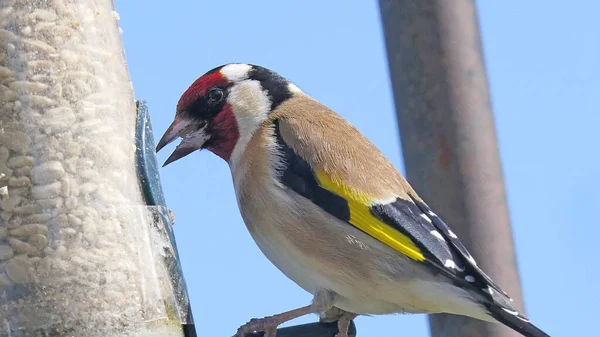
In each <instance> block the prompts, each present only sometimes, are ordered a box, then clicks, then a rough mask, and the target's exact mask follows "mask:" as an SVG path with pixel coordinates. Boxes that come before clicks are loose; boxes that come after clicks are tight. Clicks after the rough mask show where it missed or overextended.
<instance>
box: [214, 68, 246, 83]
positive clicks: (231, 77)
mask: <svg viewBox="0 0 600 337" xmlns="http://www.w3.org/2000/svg"><path fill="white" fill-rule="evenodd" d="M251 69H252V66H250V65H248V64H244V63H233V64H228V65H226V66H224V67H223V68H221V75H223V76H225V78H227V80H228V81H229V82H234V83H235V82H239V81H243V80H245V79H247V78H248V73H249V72H250V70H251Z"/></svg>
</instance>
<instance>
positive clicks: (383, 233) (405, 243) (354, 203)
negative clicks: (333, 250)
mask: <svg viewBox="0 0 600 337" xmlns="http://www.w3.org/2000/svg"><path fill="white" fill-rule="evenodd" d="M316 178H317V181H318V182H319V185H321V187H323V188H325V189H327V190H329V191H330V192H333V193H335V194H337V195H339V196H340V197H342V198H344V199H345V200H346V201H347V202H348V208H349V209H350V221H349V222H350V224H352V225H353V226H355V227H356V228H358V229H360V230H362V231H363V232H365V233H367V234H369V235H370V236H372V237H374V238H375V239H377V240H379V241H381V242H382V243H384V244H385V245H387V246H389V247H391V248H392V249H394V250H396V251H398V252H400V253H402V254H404V255H406V256H408V257H409V258H411V259H413V260H416V261H424V260H425V256H424V255H423V253H422V252H421V251H420V250H419V248H418V247H417V246H416V245H415V243H414V242H413V241H412V240H411V239H410V238H409V237H408V236H406V235H404V234H402V233H401V232H399V231H398V230H396V229H394V228H393V227H392V226H390V225H388V224H386V223H385V222H383V221H381V220H379V219H378V218H376V217H375V216H373V214H371V211H370V210H369V208H370V203H371V202H372V201H373V199H371V198H370V197H369V196H367V195H362V194H359V193H357V192H355V191H353V190H351V189H350V188H348V187H347V186H344V185H342V184H339V183H338V182H335V181H333V180H332V179H331V178H330V177H329V175H328V174H326V173H325V172H317V173H316Z"/></svg>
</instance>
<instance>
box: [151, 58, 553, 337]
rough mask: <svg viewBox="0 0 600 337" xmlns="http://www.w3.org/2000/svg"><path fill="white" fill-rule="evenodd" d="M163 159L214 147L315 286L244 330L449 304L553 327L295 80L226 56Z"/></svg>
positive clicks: (239, 192)
mask: <svg viewBox="0 0 600 337" xmlns="http://www.w3.org/2000/svg"><path fill="white" fill-rule="evenodd" d="M176 139H181V142H180V143H179V144H178V145H177V146H176V148H175V150H174V151H173V152H172V154H171V155H170V156H169V157H168V159H167V160H166V161H165V163H164V165H163V166H166V165H168V164H170V163H172V162H174V161H176V160H179V159H181V158H183V157H185V156H187V155H189V154H190V153H193V152H194V151H199V150H203V149H207V150H209V151H210V152H212V153H214V154H216V155H217V156H219V157H220V158H222V159H223V160H225V161H226V162H227V163H228V165H229V168H230V171H231V176H232V180H233V186H234V190H235V194H236V200H237V204H238V208H239V211H240V214H241V217H242V219H243V222H244V223H245V226H246V228H247V230H248V232H249V234H250V236H251V237H252V239H253V240H254V242H255V243H256V245H257V246H258V248H259V249H260V250H261V252H262V253H263V254H264V256H265V257H266V258H267V259H268V260H269V261H270V262H271V263H272V264H274V265H275V266H276V267H277V268H278V269H279V271H281V272H282V273H283V274H284V275H285V276H286V277H288V278H289V279H291V280H292V281H293V282H295V283H296V284H297V285H298V286H300V287H301V288H303V289H304V290H305V291H307V292H308V293H310V294H311V295H312V301H311V303H310V304H307V305H305V306H303V307H299V308H296V309H293V310H290V311H287V312H283V313H279V314H275V315H272V316H267V317H263V318H253V319H251V320H250V321H249V322H247V323H245V324H243V325H241V326H240V328H239V329H238V330H237V332H236V337H244V336H245V335H246V334H249V333H253V332H264V335H265V336H266V337H274V336H275V334H276V329H277V327H278V326H279V325H281V324H283V323H285V322H288V321H290V320H292V319H295V318H297V317H300V316H304V315H308V314H317V315H319V317H320V319H321V321H322V322H325V321H328V322H335V321H337V326H338V333H337V335H336V336H337V337H348V330H349V326H350V323H351V321H352V320H353V319H355V318H356V317H357V316H359V315H368V316H370V315H385V314H394V313H413V314H419V313H425V314H431V313H449V314H455V315H462V316H467V317H471V318H474V319H478V320H482V321H487V322H492V323H498V324H504V325H506V326H508V327H510V328H512V329H513V330H515V331H517V332H519V333H520V334H522V335H523V336H527V337H545V336H546V337H549V335H548V334H546V333H545V332H543V331H542V330H541V329H539V328H538V327H536V326H535V325H534V324H532V323H531V321H530V320H529V319H528V318H527V317H526V315H525V314H523V313H522V312H520V311H519V310H517V308H515V306H514V305H513V304H512V302H513V301H512V299H511V298H510V297H509V295H508V294H507V293H505V292H504V291H503V290H502V289H501V288H500V287H499V286H498V285H497V284H496V283H495V282H494V281H493V280H492V279H491V278H490V277H489V276H487V275H486V274H485V273H484V271H482V270H481V268H480V267H479V266H478V265H477V262H476V261H475V259H474V258H473V256H472V255H471V254H470V253H469V252H468V250H467V249H466V248H465V246H464V245H463V244H462V243H461V241H460V239H459V238H458V237H457V235H456V234H455V233H454V232H453V231H452V229H451V228H450V227H449V226H448V225H447V224H446V223H445V222H444V221H443V220H442V218H441V217H440V216H438V215H437V214H436V213H434V211H433V210H432V209H431V208H430V207H429V206H428V205H427V204H426V202H425V201H424V200H423V199H422V198H420V197H419V196H418V195H417V193H416V192H415V190H414V189H413V188H412V187H411V185H410V184H409V183H408V182H407V180H406V179H405V178H404V177H403V176H402V175H401V174H400V173H399V172H398V170H397V169H396V168H395V167H394V166H393V165H392V163H391V162H390V161H389V160H388V159H387V158H386V157H385V156H384V155H383V154H382V152H380V151H379V149H378V148H376V146H375V145H374V144H373V143H372V142H370V141H369V140H368V139H367V138H366V137H365V136H364V135H363V134H362V133H361V132H360V131H359V130H358V129H357V128H356V127H355V126H353V125H352V124H351V123H350V122H348V121H347V120H346V119H344V118H343V117H341V115H339V114H338V113H336V112H334V111H333V110H332V109H330V108H328V107H327V106H325V105H323V104H321V103H319V102H318V101H317V100H316V99H314V98H313V97H312V96H310V95H309V94H307V93H305V92H304V91H303V90H301V89H300V88H299V87H298V86H296V85H295V84H293V83H292V82H291V81H290V80H288V79H287V78H285V77H283V76H281V75H280V74H278V73H277V72H275V71H273V70H270V69H268V68H265V67H262V66H259V65H255V64H249V63H227V64H222V65H220V66H218V67H215V68H213V69H211V70H209V71H207V72H206V73H205V74H203V75H201V76H200V77H199V78H197V79H196V80H195V81H194V82H193V83H192V84H191V85H190V86H189V88H188V89H187V90H186V91H185V92H184V93H183V94H182V95H181V97H180V99H179V101H178V102H177V107H176V109H175V118H174V120H173V122H172V123H171V125H170V126H169V127H168V129H167V130H166V131H165V133H164V135H163V136H162V137H161V139H160V140H159V142H158V144H157V146H156V151H157V153H158V151H160V150H161V149H162V148H164V147H165V146H166V145H167V144H169V143H171V142H173V141H175V140H176Z"/></svg>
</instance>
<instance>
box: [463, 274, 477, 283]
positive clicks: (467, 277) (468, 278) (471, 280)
mask: <svg viewBox="0 0 600 337" xmlns="http://www.w3.org/2000/svg"><path fill="white" fill-rule="evenodd" d="M465 280H466V281H467V282H470V283H473V282H475V278H474V277H473V276H471V275H467V276H465Z"/></svg>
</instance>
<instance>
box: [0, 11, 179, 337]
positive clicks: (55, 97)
mask: <svg viewBox="0 0 600 337" xmlns="http://www.w3.org/2000/svg"><path fill="white" fill-rule="evenodd" d="M117 20H118V15H117V13H116V12H115V11H114V7H113V3H112V1H111V0H18V1H15V0H0V336H18V337H20V336H38V335H39V336H67V335H69V336H71V335H73V336H106V337H110V336H123V337H126V336H183V333H182V332H181V324H180V323H182V322H180V321H179V319H180V318H181V312H180V311H178V310H174V307H177V306H178V302H177V301H178V300H179V299H177V298H176V296H174V295H173V290H172V289H171V286H170V284H169V277H170V275H168V271H167V268H166V266H165V265H164V263H163V262H162V261H161V259H160V258H159V257H160V254H161V253H163V252H161V250H162V249H163V248H164V247H166V246H168V244H169V243H168V242H165V241H164V238H162V237H161V236H160V235H159V233H157V232H155V230H154V229H153V228H154V227H156V226H151V225H149V224H151V223H152V222H153V221H156V217H155V216H154V215H155V214H154V215H153V212H156V211H157V210H156V209H150V208H148V207H145V206H144V204H143V199H142V195H141V192H140V188H139V184H138V177H137V175H136V170H135V162H134V161H135V145H134V144H135V142H134V136H135V122H136V106H135V101H134V97H133V89H132V85H131V82H130V78H129V74H128V72H127V66H126V62H125V57H124V53H123V47H122V42H121V38H120V29H119V27H118V25H117ZM165 211H166V210H165ZM167 241H168V240H167ZM163 246H164V247H163ZM173 312H176V313H178V314H173Z"/></svg>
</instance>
